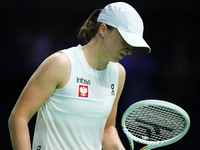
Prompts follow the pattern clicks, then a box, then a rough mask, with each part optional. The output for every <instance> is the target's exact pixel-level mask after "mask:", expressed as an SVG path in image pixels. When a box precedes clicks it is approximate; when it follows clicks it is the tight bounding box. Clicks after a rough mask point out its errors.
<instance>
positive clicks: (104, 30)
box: [99, 23, 107, 38]
mask: <svg viewBox="0 0 200 150" xmlns="http://www.w3.org/2000/svg"><path fill="white" fill-rule="evenodd" d="M106 33H107V26H106V24H105V23H102V24H101V25H100V26H99V34H100V35H101V37H102V38H103V37H104V36H105V34H106Z"/></svg>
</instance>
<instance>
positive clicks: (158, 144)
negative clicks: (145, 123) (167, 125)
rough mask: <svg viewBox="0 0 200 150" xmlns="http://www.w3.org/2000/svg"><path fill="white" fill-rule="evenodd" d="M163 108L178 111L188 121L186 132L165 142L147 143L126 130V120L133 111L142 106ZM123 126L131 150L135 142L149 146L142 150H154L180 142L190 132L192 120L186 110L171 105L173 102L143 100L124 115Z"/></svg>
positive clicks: (133, 105)
mask: <svg viewBox="0 0 200 150" xmlns="http://www.w3.org/2000/svg"><path fill="white" fill-rule="evenodd" d="M147 105H148V106H149V105H151V106H162V107H167V108H170V109H172V110H174V111H176V112H177V113H179V114H181V115H182V116H183V117H184V118H185V120H186V128H185V129H184V131H182V132H181V133H180V134H179V135H177V136H175V137H173V138H171V139H169V140H165V141H158V142H153V141H146V140H143V139H140V138H138V137H136V136H133V135H132V134H131V133H130V132H129V131H128V129H127V128H126V125H125V120H126V117H127V115H128V114H129V113H130V112H131V111H132V110H133V109H137V108H138V107H141V106H147ZM121 125H122V130H123V132H124V133H125V135H126V136H127V138H128V140H129V142H130V146H131V149H132V150H133V149H134V142H133V141H136V142H138V143H142V144H145V145H147V146H145V147H143V148H142V149H140V150H144V149H145V150H151V149H153V148H157V147H162V146H166V145H170V144H172V143H175V142H176V141H178V140H180V139H181V138H182V137H183V136H184V135H185V134H186V133H187V131H188V129H189V127H190V118H189V115H188V114H187V112H186V111H185V110H183V109H182V108H181V107H179V106H177V105H175V104H173V103H171V102H166V101H163V100H156V99H149V100H142V101H139V102H136V103H134V104H132V105H131V106H130V107H129V108H128V109H127V110H126V111H125V112H124V114H123V116H122V121H121Z"/></svg>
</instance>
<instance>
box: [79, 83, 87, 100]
mask: <svg viewBox="0 0 200 150" xmlns="http://www.w3.org/2000/svg"><path fill="white" fill-rule="evenodd" d="M78 93H79V94H78V96H79V97H86V98H87V97H88V86H85V85H79V92H78Z"/></svg>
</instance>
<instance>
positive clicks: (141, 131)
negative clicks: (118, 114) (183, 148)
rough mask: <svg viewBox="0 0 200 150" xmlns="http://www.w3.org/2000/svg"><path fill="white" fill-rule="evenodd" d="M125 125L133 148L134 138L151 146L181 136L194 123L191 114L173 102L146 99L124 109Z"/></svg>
mask: <svg viewBox="0 0 200 150" xmlns="http://www.w3.org/2000/svg"><path fill="white" fill-rule="evenodd" d="M121 125H122V130H123V131H124V133H125V134H126V136H127V138H128V140H129V142H130V147H131V149H132V150H133V149H134V143H133V141H136V142H139V143H142V144H145V145H147V146H145V147H143V148H142V149H140V150H151V149H154V148H157V147H162V146H166V145H169V144H172V143H174V142H176V141H178V140H180V139H181V138H182V137H183V136H184V135H185V134H186V133H187V131H188V129H189V127H190V118H189V116H188V114H187V113H186V112H185V111H184V110H183V109H182V108H180V107H179V106H177V105H175V104H172V103H170V102H166V101H162V100H142V101H139V102H136V103H134V104H132V105H131V106H130V107H129V108H128V109H127V110H126V111H125V112H124V114H123V116H122V121H121Z"/></svg>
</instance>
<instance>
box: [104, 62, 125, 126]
mask: <svg viewBox="0 0 200 150" xmlns="http://www.w3.org/2000/svg"><path fill="white" fill-rule="evenodd" d="M117 66H118V70H119V79H118V90H117V95H116V98H115V101H114V103H113V107H112V110H111V113H110V115H109V117H108V119H107V122H106V126H105V128H109V127H110V126H115V122H116V115H117V108H118V102H119V98H120V96H121V93H122V90H123V88H124V83H125V77H126V72H125V69H124V67H123V66H122V65H121V64H119V63H117Z"/></svg>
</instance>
